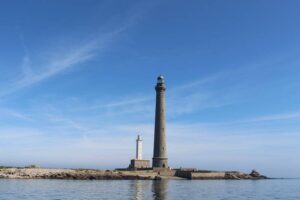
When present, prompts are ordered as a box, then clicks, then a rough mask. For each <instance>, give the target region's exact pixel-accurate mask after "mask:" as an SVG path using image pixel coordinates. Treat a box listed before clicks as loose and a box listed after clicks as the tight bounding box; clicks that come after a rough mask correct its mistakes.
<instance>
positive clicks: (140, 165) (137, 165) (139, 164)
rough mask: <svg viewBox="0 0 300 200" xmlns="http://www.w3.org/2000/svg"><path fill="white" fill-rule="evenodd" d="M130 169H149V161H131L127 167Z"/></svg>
mask: <svg viewBox="0 0 300 200" xmlns="http://www.w3.org/2000/svg"><path fill="white" fill-rule="evenodd" d="M129 168H130V169H146V168H150V160H137V159H132V160H131V161H130V165H129Z"/></svg>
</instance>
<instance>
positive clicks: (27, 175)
mask: <svg viewBox="0 0 300 200" xmlns="http://www.w3.org/2000/svg"><path fill="white" fill-rule="evenodd" d="M0 178H11V179H71V180H77V179H78V180H135V179H139V180H163V179H234V180H240V179H265V178H267V177H266V176H263V175H261V174H259V173H258V172H257V171H255V170H253V171H252V172H251V173H250V174H246V173H241V172H236V171H232V172H217V171H203V170H202V171H197V170H193V171H188V170H185V171H180V170H169V171H160V170H136V171H128V170H91V169H45V168H0Z"/></svg>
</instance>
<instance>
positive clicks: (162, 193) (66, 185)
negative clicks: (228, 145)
mask: <svg viewBox="0 0 300 200" xmlns="http://www.w3.org/2000/svg"><path fill="white" fill-rule="evenodd" d="M0 199H1V200H2V199H24V200H27V199H41V200H42V199H72V200H73V199H74V200H75V199H112V200H115V199H138V200H140V199H157V200H167V199H172V200H173V199H189V200H194V199H195V200H196V199H197V200H198V199H224V200H225V199H228V200H232V199H284V200H289V199H299V200H300V180H299V179H281V180H279V179H278V180H258V181H250V180H243V181H230V180H208V181H203V180H194V181H187V180H180V181H176V180H169V181H149V180H132V181H131V180H128V181H125V180H123V181H117V180H103V181H79V180H76V181H72V180H7V179H0Z"/></svg>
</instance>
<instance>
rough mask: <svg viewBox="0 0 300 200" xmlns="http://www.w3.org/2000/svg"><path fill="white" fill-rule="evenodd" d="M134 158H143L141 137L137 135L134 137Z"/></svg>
mask: <svg viewBox="0 0 300 200" xmlns="http://www.w3.org/2000/svg"><path fill="white" fill-rule="evenodd" d="M135 159H136V160H143V139H142V137H141V136H140V135H138V137H137V139H136V156H135Z"/></svg>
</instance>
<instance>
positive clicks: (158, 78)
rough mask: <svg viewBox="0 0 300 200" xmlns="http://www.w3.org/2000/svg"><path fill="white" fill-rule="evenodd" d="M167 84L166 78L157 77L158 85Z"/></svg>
mask: <svg viewBox="0 0 300 200" xmlns="http://www.w3.org/2000/svg"><path fill="white" fill-rule="evenodd" d="M164 82H165V78H164V77H163V76H162V75H159V77H157V83H164Z"/></svg>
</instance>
